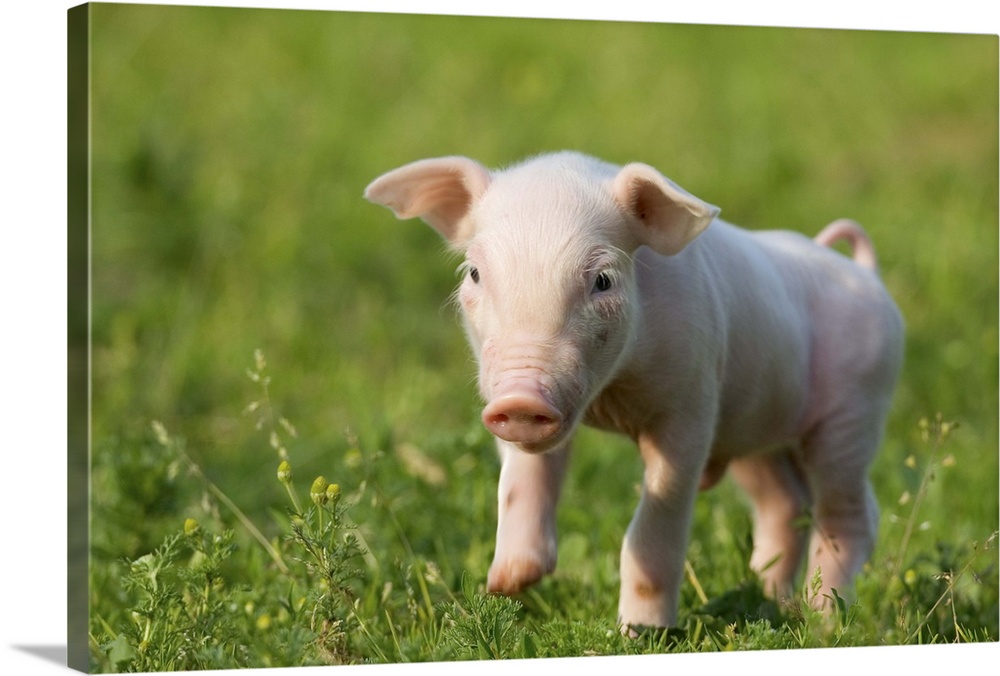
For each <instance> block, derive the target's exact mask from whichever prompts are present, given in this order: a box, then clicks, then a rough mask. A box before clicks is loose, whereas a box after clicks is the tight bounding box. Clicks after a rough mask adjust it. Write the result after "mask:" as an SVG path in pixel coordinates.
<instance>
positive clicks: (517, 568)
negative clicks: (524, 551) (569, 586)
mask: <svg viewBox="0 0 1000 676" xmlns="http://www.w3.org/2000/svg"><path fill="white" fill-rule="evenodd" d="M554 569H555V565H554V564H552V565H548V564H546V562H544V561H543V560H542V559H540V558H537V557H532V556H524V557H516V558H511V559H509V560H507V561H503V562H496V561H495V562H494V563H493V565H492V566H490V573H489V576H488V577H487V580H486V589H487V591H490V592H493V593H499V594H504V595H506V596H511V595H513V594H517V593H520V592H521V591H523V590H524V589H526V588H527V587H530V586H531V585H533V584H535V583H536V582H538V581H539V580H541V579H542V578H543V577H544V576H545V575H547V574H548V573H551V572H552V571H553V570H554Z"/></svg>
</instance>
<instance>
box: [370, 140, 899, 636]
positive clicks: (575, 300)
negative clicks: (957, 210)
mask: <svg viewBox="0 0 1000 676" xmlns="http://www.w3.org/2000/svg"><path fill="white" fill-rule="evenodd" d="M365 197H366V198H367V199H368V200H370V201H372V202H374V203H376V204H380V205H384V206H387V207H389V208H390V209H392V211H393V212H394V213H395V214H396V216H397V217H399V218H413V217H419V218H422V219H423V220H424V221H426V222H427V223H428V224H430V225H431V227H433V228H434V229H435V230H437V231H438V232H439V233H440V234H441V236H442V237H444V239H445V240H446V241H447V243H448V244H449V245H450V246H451V247H452V248H453V249H454V250H456V251H458V252H460V253H462V254H464V257H465V258H464V262H463V263H462V268H463V270H464V278H463V280H462V282H461V286H460V288H459V289H458V292H457V299H458V303H459V304H460V306H461V310H462V317H463V321H464V325H465V329H466V332H467V334H468V338H469V342H470V343H471V346H472V349H473V350H474V352H475V354H476V356H477V358H478V364H479V378H478V382H479V390H480V392H481V394H482V398H483V400H484V401H485V402H486V405H485V407H484V408H483V411H482V420H483V423H484V424H485V425H486V427H487V428H489V430H490V431H491V432H492V433H493V434H494V435H495V437H496V440H497V446H498V449H499V454H500V458H501V462H502V467H501V470H500V486H499V512H498V514H499V519H498V524H497V541H496V552H495V556H494V559H493V563H492V565H491V567H490V570H489V575H488V579H487V588H488V589H489V590H490V591H494V592H500V593H503V594H515V593H517V592H519V591H521V590H522V589H524V588H525V587H527V586H528V585H530V584H532V583H534V582H536V581H537V580H539V579H540V578H541V577H542V576H544V575H546V574H547V573H551V572H552V571H553V570H554V568H555V565H556V518H555V514H556V503H557V501H558V498H559V492H560V485H561V483H562V481H563V476H564V474H565V472H566V464H567V457H568V454H569V448H570V441H571V438H572V436H573V432H574V430H576V428H577V426H578V425H580V424H581V423H584V424H588V425H593V426H596V427H598V428H601V429H606V430H613V431H617V432H620V433H622V434H625V435H627V436H628V437H630V438H631V439H633V440H634V441H635V442H636V444H637V445H638V449H639V453H640V454H641V456H642V460H643V462H644V466H645V469H644V473H643V479H642V490H641V497H640V500H639V505H638V507H637V509H636V511H635V514H634V516H633V518H632V521H631V523H630V525H629V527H628V530H627V532H626V535H625V541H624V544H623V547H622V552H621V594H620V598H619V617H618V620H619V624H620V627H621V629H622V631H623V632H625V633H631V634H634V633H635V632H636V631H637V630H638V628H640V627H648V626H653V627H669V626H672V625H674V624H675V623H676V621H677V605H678V595H679V591H680V587H681V583H682V578H683V573H684V560H685V549H686V546H687V540H688V532H689V528H690V523H691V518H692V509H693V504H694V500H695V496H696V494H697V493H698V490H699V488H707V487H709V486H711V485H712V484H714V483H715V482H717V481H718V480H719V479H720V478H721V477H722V475H723V474H724V472H725V471H726V469H727V468H728V469H729V470H730V471H731V473H732V476H733V478H734V479H735V480H736V481H737V483H738V484H739V485H740V486H741V487H742V488H743V489H745V490H746V492H747V494H748V496H749V499H750V502H751V504H752V508H753V513H754V529H753V552H752V555H751V559H750V567H751V568H752V569H753V570H755V571H756V572H757V573H758V574H759V576H760V578H761V580H762V584H763V586H764V589H765V591H766V592H767V593H769V594H770V595H772V596H773V597H775V598H779V599H780V598H784V597H789V596H791V595H792V594H793V593H794V583H795V578H796V575H797V574H798V569H799V568H800V567H801V561H802V560H803V558H808V572H809V574H810V577H811V576H812V574H814V572H815V571H816V569H819V575H820V576H821V580H822V586H821V589H820V590H819V594H818V595H817V596H816V599H815V601H814V602H815V603H816V604H817V605H819V606H823V605H824V604H829V601H830V599H831V598H832V597H833V590H836V591H837V593H838V594H839V595H840V596H841V597H845V598H847V597H848V595H849V594H850V591H851V587H852V584H853V578H854V576H855V575H856V573H857V572H858V571H859V570H860V569H861V567H862V565H863V564H864V562H865V561H866V560H867V559H868V557H869V556H870V554H871V552H872V549H873V546H874V544H875V536H876V527H877V523H878V507H877V505H876V502H875V498H874V495H873V492H872V488H871V485H870V482H869V480H868V477H867V470H868V466H869V464H870V462H871V461H872V457H873V456H874V454H875V452H876V450H877V448H878V446H879V443H880V438H881V435H882V432H883V425H884V421H885V418H886V415H887V412H888V410H889V407H890V400H891V395H892V391H893V388H894V385H895V382H896V379H897V376H898V373H899V370H900V366H901V361H902V352H903V350H902V340H903V322H902V319H901V317H900V314H899V311H898V310H897V308H896V305H895V304H894V303H893V301H892V299H891V298H890V296H889V295H888V293H887V292H886V290H885V288H884V287H883V285H882V283H881V282H880V280H879V277H878V274H877V272H876V269H875V256H874V251H873V249H872V246H871V242H870V241H869V239H868V237H867V236H866V235H865V233H864V231H863V230H862V229H861V228H860V226H858V225H857V224H856V223H854V222H852V221H847V220H843V221H837V222H835V223H833V224H831V225H830V226H829V227H828V228H827V229H826V230H824V231H823V232H822V233H820V235H818V236H817V238H816V239H815V240H812V239H809V238H808V237H806V236H803V235H800V234H797V233H792V232H780V231H769V232H749V231H746V230H743V229H740V228H738V227H735V226H733V225H730V224H728V223H726V222H723V221H722V220H719V219H718V218H717V215H718V213H719V209H718V208H717V207H714V206H712V205H710V204H708V203H706V202H703V201H702V200H700V199H698V198H697V197H695V196H693V195H691V194H690V193H688V192H686V191H685V190H683V189H682V188H680V187H679V186H677V185H676V184H674V183H673V182H671V181H670V180H669V179H667V178H665V177H664V176H662V175H661V174H660V173H659V172H658V171H657V170H656V169H654V168H652V167H650V166H648V165H645V164H640V163H633V164H627V165H625V166H624V167H618V166H615V165H612V164H608V163H605V162H603V161H600V160H597V159H594V158H591V157H588V156H585V155H581V154H578V153H572V152H562V153H555V154H547V155H541V156H538V157H534V158H531V159H529V160H527V161H524V162H523V163H521V164H518V165H515V166H513V167H511V168H508V169H505V170H500V171H491V170H489V169H487V168H485V167H483V166H482V165H480V164H479V163H478V162H475V161H473V160H471V159H467V158H464V157H441V158H436V159H426V160H420V161H417V162H413V163H411V164H407V165H405V166H403V167H400V168H398V169H395V170H393V171H390V172H389V173H387V174H385V175H383V176H381V177H379V178H378V179H376V180H375V181H374V182H372V183H371V184H370V185H369V186H368V188H367V190H366V191H365ZM838 239H847V240H848V241H849V244H850V245H851V246H852V248H853V258H848V257H847V256H844V255H841V254H840V253H838V252H836V251H834V250H833V249H831V248H828V246H826V245H829V244H831V243H832V242H833V241H835V240H838ZM623 498H624V496H623ZM807 510H808V511H809V513H810V514H811V515H812V520H811V521H812V529H811V535H810V532H809V530H810V529H809V528H803V527H802V525H801V523H802V519H801V517H802V516H803V515H804V514H805V513H806V511H807Z"/></svg>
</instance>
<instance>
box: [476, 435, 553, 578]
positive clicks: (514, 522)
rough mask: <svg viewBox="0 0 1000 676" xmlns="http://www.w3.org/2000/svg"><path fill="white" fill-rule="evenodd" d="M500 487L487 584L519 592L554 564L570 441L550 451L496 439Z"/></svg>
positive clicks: (550, 570) (549, 571) (549, 570)
mask: <svg viewBox="0 0 1000 676" xmlns="http://www.w3.org/2000/svg"><path fill="white" fill-rule="evenodd" d="M497 445H498V448H499V451H500V460H501V463H502V464H501V468H500V489H499V491H498V493H499V508H498V521H497V547H496V553H495V554H494V556H493V564H492V565H491V566H490V572H489V577H488V579H487V584H486V586H487V589H488V590H489V591H491V592H500V593H502V594H516V593H518V592H520V591H521V590H522V589H524V588H525V587H528V586H529V585H531V584H534V583H535V582H537V581H538V580H540V579H541V578H542V577H543V576H544V575H547V574H548V573H551V572H552V571H553V570H555V567H556V504H557V503H558V501H559V492H560V490H561V489H562V482H563V476H564V475H565V472H566V461H567V458H568V456H569V444H568V443H567V444H565V445H563V446H560V447H558V448H555V449H553V450H551V451H549V452H547V453H541V454H532V453H526V452H524V451H522V450H520V449H518V448H517V447H516V446H514V445H513V444H511V443H508V442H506V441H503V440H500V439H498V440H497Z"/></svg>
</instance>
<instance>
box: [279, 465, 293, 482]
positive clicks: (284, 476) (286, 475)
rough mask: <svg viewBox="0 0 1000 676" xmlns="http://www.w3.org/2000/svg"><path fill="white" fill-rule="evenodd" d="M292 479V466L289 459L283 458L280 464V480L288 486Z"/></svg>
mask: <svg viewBox="0 0 1000 676" xmlns="http://www.w3.org/2000/svg"><path fill="white" fill-rule="evenodd" d="M291 480H292V466H291V465H289V464H288V461H287V460H282V461H281V464H280V465H278V481H280V482H281V483H283V484H285V485H286V486H287V485H288V484H289V483H290V482H291Z"/></svg>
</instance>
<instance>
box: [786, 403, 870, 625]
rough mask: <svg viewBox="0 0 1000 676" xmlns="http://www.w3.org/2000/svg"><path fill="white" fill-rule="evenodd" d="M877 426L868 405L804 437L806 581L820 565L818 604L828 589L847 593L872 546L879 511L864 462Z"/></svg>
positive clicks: (823, 601)
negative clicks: (809, 521) (809, 511)
mask: <svg viewBox="0 0 1000 676" xmlns="http://www.w3.org/2000/svg"><path fill="white" fill-rule="evenodd" d="M881 431H882V420H881V417H880V416H877V415H875V414H874V413H872V412H871V411H870V410H869V411H868V412H866V413H863V414H860V415H850V416H841V417H840V418H839V419H838V418H831V419H828V420H826V421H824V422H823V423H821V424H820V426H819V428H818V429H817V430H816V431H815V432H814V433H813V434H811V435H809V436H808V437H807V438H806V440H805V442H804V445H803V451H804V453H803V469H804V470H805V472H806V475H807V477H808V480H809V485H810V488H811V491H812V494H813V498H814V500H815V509H814V512H813V521H814V523H813V534H812V539H811V541H810V544H809V564H808V570H807V571H806V575H807V584H808V582H809V580H811V579H812V577H813V575H814V574H815V573H816V570H817V569H819V575H820V579H821V585H820V587H819V589H818V593H816V595H815V596H814V597H813V598H812V599H811V602H812V604H813V605H814V606H816V607H820V608H823V607H828V606H829V605H830V602H831V600H832V599H833V592H832V590H836V592H837V595H839V596H840V597H841V598H845V599H849V598H851V597H852V596H853V591H854V590H853V582H854V577H855V575H857V574H858V572H860V570H861V568H862V567H863V566H864V564H865V562H866V561H868V559H869V557H870V556H871V554H872V551H873V550H874V548H875V539H876V535H877V531H878V517H879V510H878V504H877V502H876V500H875V495H874V491H873V490H872V486H871V482H870V481H869V480H868V466H869V464H870V462H871V460H872V457H873V456H874V455H875V451H876V450H877V449H878V446H879V443H880V440H881Z"/></svg>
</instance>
